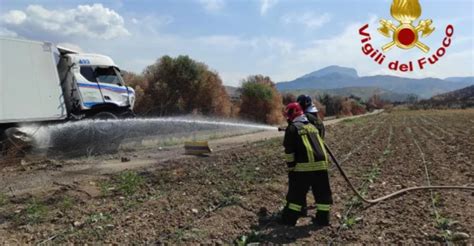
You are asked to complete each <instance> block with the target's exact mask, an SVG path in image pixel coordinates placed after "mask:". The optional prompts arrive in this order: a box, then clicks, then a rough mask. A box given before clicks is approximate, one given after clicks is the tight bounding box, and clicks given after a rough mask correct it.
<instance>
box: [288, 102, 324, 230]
mask: <svg viewBox="0 0 474 246" xmlns="http://www.w3.org/2000/svg"><path fill="white" fill-rule="evenodd" d="M285 114H286V118H287V120H288V127H287V128H286V131H285V138H284V142H283V146H284V147H285V158H286V163H287V166H288V193H287V195H286V205H285V208H284V209H283V212H282V217H281V221H280V222H281V223H282V224H285V225H291V226H294V225H296V222H297V220H298V218H299V217H300V216H301V210H302V208H303V206H304V205H305V204H306V194H307V193H308V191H309V188H311V190H312V191H313V195H314V199H315V201H316V209H317V211H316V217H315V218H314V219H313V223H314V224H316V225H318V226H327V225H329V209H330V206H331V204H332V195H331V188H330V186H329V177H328V171H327V168H328V155H327V153H326V150H325V148H324V144H323V140H322V138H321V136H320V135H319V134H318V130H317V129H316V127H315V126H314V125H313V124H311V123H309V121H308V118H307V117H306V116H305V114H304V112H303V109H302V108H301V106H300V105H299V104H298V103H290V104H288V105H287V107H286V109H285Z"/></svg>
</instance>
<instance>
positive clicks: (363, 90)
mask: <svg viewBox="0 0 474 246" xmlns="http://www.w3.org/2000/svg"><path fill="white" fill-rule="evenodd" d="M285 93H291V94H293V95H296V96H298V95H301V94H305V95H311V96H315V97H320V96H323V95H324V94H328V95H331V96H342V97H349V96H351V95H353V96H356V97H360V98H361V99H362V100H364V101H367V100H368V99H369V98H370V97H371V96H372V95H374V94H377V95H379V96H380V98H381V99H383V100H387V101H391V102H402V101H406V100H407V98H408V97H409V96H410V95H412V94H405V93H396V92H392V91H389V90H385V89H381V88H378V87H344V88H336V89H301V90H290V91H285Z"/></svg>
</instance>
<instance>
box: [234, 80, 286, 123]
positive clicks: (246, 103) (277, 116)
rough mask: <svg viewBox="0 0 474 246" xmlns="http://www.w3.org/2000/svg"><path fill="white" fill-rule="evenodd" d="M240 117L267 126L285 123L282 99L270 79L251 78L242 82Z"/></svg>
mask: <svg viewBox="0 0 474 246" xmlns="http://www.w3.org/2000/svg"><path fill="white" fill-rule="evenodd" d="M241 92H242V96H241V105H240V116H241V117H242V118H245V119H249V120H253V121H257V122H263V123H267V124H279V123H281V122H282V121H283V115H282V111H283V110H282V109H283V105H282V97H281V95H280V93H278V91H277V90H276V88H275V84H274V83H273V82H272V81H271V79H270V78H269V77H265V76H263V75H253V76H249V77H248V78H247V79H245V80H243V81H242V88H241Z"/></svg>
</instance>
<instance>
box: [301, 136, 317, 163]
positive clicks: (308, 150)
mask: <svg viewBox="0 0 474 246" xmlns="http://www.w3.org/2000/svg"><path fill="white" fill-rule="evenodd" d="M301 139H302V140H303V144H304V147H305V148H306V153H307V154H308V162H310V163H312V162H314V153H313V147H312V146H311V144H310V143H309V139H308V135H302V136H301Z"/></svg>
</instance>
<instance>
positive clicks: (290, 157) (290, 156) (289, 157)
mask: <svg viewBox="0 0 474 246" xmlns="http://www.w3.org/2000/svg"><path fill="white" fill-rule="evenodd" d="M285 160H286V162H294V161H295V153H291V154H285Z"/></svg>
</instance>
